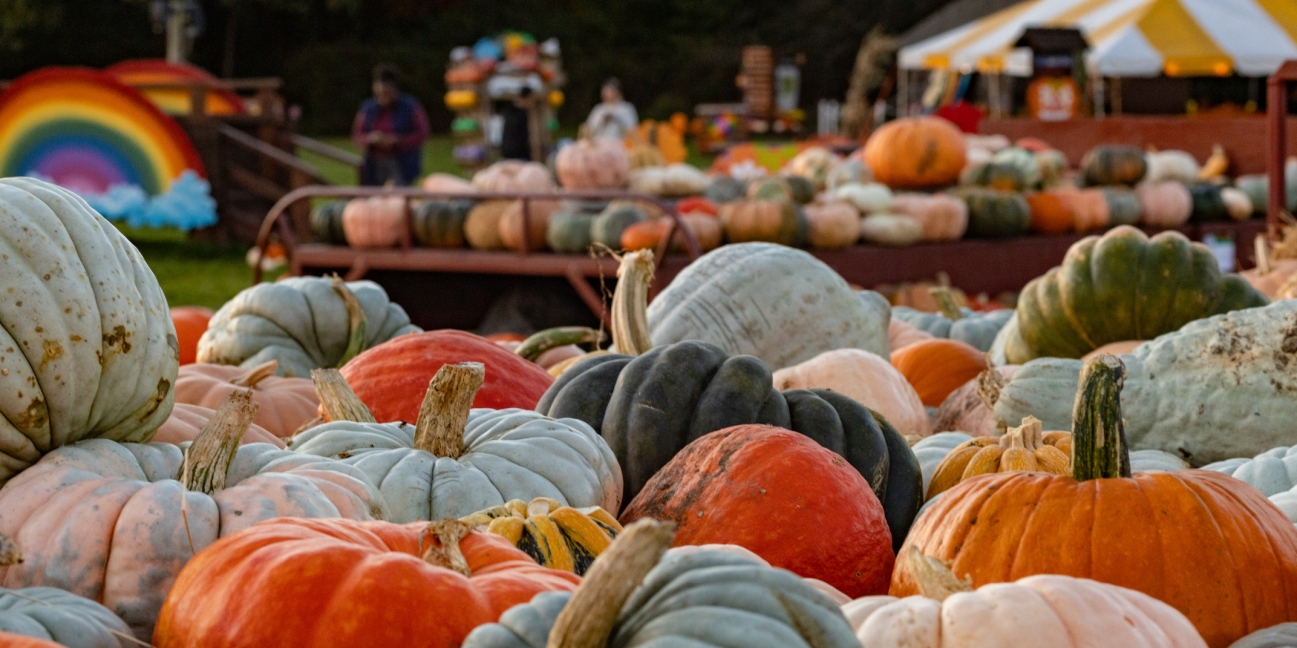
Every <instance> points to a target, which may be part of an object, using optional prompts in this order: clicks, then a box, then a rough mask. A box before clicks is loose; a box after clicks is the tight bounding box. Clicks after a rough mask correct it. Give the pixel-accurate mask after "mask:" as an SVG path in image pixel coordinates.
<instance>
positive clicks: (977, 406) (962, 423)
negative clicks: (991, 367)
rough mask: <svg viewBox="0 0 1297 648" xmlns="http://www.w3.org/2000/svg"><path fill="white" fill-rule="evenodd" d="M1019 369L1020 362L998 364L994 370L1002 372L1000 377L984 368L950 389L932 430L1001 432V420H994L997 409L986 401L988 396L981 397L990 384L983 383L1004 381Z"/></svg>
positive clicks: (934, 417)
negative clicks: (970, 378) (997, 377)
mask: <svg viewBox="0 0 1297 648" xmlns="http://www.w3.org/2000/svg"><path fill="white" fill-rule="evenodd" d="M1017 371H1018V365H1006V366H1003V367H995V372H996V373H998V374H1000V378H999V379H996V378H994V377H992V376H991V375H990V374H987V373H986V372H983V373H981V374H979V375H978V376H977V378H974V379H972V380H969V381H968V382H966V383H964V384H963V385H960V386H959V388H958V389H956V390H955V391H953V392H950V395H949V396H947V397H946V400H944V401H941V405H940V406H938V407H937V411H936V412H934V413H933V415H932V430H933V431H934V432H936V433H937V434H940V433H942V432H954V431H958V432H964V433H967V434H969V435H971V436H980V437H991V436H996V435H998V434H1000V433H1001V431H1002V430H1001V429H1000V425H999V422H998V421H996V420H995V412H994V411H993V410H992V409H991V408H990V407H989V406H988V405H987V404H986V399H984V398H982V394H981V392H982V391H984V390H985V389H987V388H988V387H991V386H990V385H987V386H984V385H983V383H984V382H991V381H993V384H1002V383H1003V382H1004V381H1007V380H1008V379H1010V378H1012V377H1013V375H1014V374H1015V373H1017Z"/></svg>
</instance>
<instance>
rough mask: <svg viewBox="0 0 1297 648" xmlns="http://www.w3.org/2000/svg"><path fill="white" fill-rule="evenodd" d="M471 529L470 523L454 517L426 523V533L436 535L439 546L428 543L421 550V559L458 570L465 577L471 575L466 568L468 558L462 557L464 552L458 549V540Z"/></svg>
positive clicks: (431, 563) (470, 571)
mask: <svg viewBox="0 0 1297 648" xmlns="http://www.w3.org/2000/svg"><path fill="white" fill-rule="evenodd" d="M472 531H473V525H472V524H470V523H468V522H461V521H459V520H456V519H455V518H446V519H444V520H441V521H440V522H432V523H430V524H428V533H431V534H432V535H434V536H436V538H437V542H438V543H439V544H440V545H441V546H436V545H432V544H429V545H428V548H427V549H424V550H423V561H424V562H426V563H428V564H430V565H436V566H438V567H444V568H446V569H449V570H451V571H453V572H458V573H459V574H461V575H463V576H464V577H465V578H467V577H469V576H472V575H473V572H472V570H470V569H469V568H468V560H467V559H465V558H464V552H462V551H460V549H459V541H460V540H463V539H464V536H466V535H468V534H469V533H471V532H472Z"/></svg>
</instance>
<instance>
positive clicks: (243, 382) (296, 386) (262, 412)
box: [175, 363, 320, 437]
mask: <svg viewBox="0 0 1297 648" xmlns="http://www.w3.org/2000/svg"><path fill="white" fill-rule="evenodd" d="M243 389H251V390H252V399H253V400H255V401H256V402H257V414H256V416H255V417H253V419H252V422H253V423H255V424H256V425H259V426H261V427H263V428H265V429H267V430H269V431H270V432H271V433H272V434H274V435H275V436H278V437H290V436H293V433H294V432H296V431H297V429H298V428H300V427H301V426H302V424H303V423H306V422H307V421H310V420H311V419H313V418H315V416H316V410H318V409H319V407H320V399H319V398H318V397H317V396H316V394H315V386H314V385H313V384H312V383H311V380H310V379H309V378H283V377H280V376H276V375H275V374H274V368H273V367H270V366H269V363H267V364H266V365H262V366H259V367H253V368H252V369H244V368H242V367H237V366H232V365H218V364H207V363H199V364H192V365H185V366H183V367H181V368H180V374H179V375H178V376H177V377H176V387H175V392H176V404H181V403H189V404H191V405H201V406H203V407H208V408H211V409H216V408H218V407H220V406H221V403H224V402H225V399H226V398H229V396H230V394H231V393H233V392H235V391H238V390H243Z"/></svg>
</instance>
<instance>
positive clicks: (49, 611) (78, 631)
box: [0, 587, 144, 648]
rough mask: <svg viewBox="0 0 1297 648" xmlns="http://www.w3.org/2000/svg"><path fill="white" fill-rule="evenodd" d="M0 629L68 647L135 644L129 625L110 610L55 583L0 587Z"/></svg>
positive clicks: (103, 647) (89, 647)
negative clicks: (44, 585)
mask: <svg viewBox="0 0 1297 648" xmlns="http://www.w3.org/2000/svg"><path fill="white" fill-rule="evenodd" d="M0 632H8V633H13V634H17V635H20V636H26V637H34V638H36V639H44V640H46V641H53V642H55V643H58V644H61V645H63V646H67V648H106V647H112V648H117V647H118V646H128V645H134V644H133V642H132V643H128V642H129V641H130V639H129V638H131V637H134V635H133V634H132V633H131V628H130V626H128V625H126V624H125V623H123V622H122V620H121V619H119V618H117V615H115V614H113V612H112V610H109V609H108V608H106V607H104V606H102V605H100V604H99V603H97V602H95V601H92V600H90V599H87V598H82V597H80V596H77V595H76V594H73V593H71V592H65V591H63V590H61V589H58V588H55V587H26V588H23V589H5V588H3V587H0ZM140 645H144V644H143V643H141V644H140Z"/></svg>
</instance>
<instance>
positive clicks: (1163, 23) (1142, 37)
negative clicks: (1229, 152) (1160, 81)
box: [899, 0, 1297, 77]
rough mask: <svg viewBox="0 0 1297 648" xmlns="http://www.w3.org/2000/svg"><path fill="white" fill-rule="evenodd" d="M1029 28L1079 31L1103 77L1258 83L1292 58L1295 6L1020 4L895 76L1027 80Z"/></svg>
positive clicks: (907, 59)
mask: <svg viewBox="0 0 1297 648" xmlns="http://www.w3.org/2000/svg"><path fill="white" fill-rule="evenodd" d="M1028 27H1073V28H1076V29H1079V30H1080V31H1081V33H1082V34H1084V36H1085V38H1086V40H1087V41H1088V42H1089V44H1090V50H1089V52H1087V54H1086V62H1087V64H1088V66H1089V69H1090V71H1091V73H1092V74H1099V75H1103V76H1116V77H1123V76H1125V77H1135V76H1144V77H1149V76H1158V75H1160V74H1163V73H1165V74H1167V75H1170V76H1211V75H1218V76H1223V75H1227V74H1230V73H1234V72H1236V73H1238V74H1240V75H1244V76H1266V75H1269V74H1271V73H1272V72H1274V71H1275V70H1276V69H1278V67H1279V65H1280V63H1282V62H1283V61H1284V60H1287V59H1294V58H1297V0H1028V1H1026V2H1022V3H1019V4H1016V5H1014V6H1012V7H1008V8H1007V9H1003V10H1001V11H998V12H995V13H993V14H991V15H989V16H986V17H984V18H981V19H979V20H975V21H973V22H971V23H968V24H966V25H963V26H961V27H958V28H955V29H952V30H950V31H948V32H946V33H944V34H940V35H938V36H934V37H932V38H928V39H926V40H923V41H920V42H918V43H915V44H913V45H910V46H908V47H903V48H901V51H900V56H899V63H900V67H901V68H902V69H908V70H914V69H929V70H951V71H956V72H972V71H974V70H976V71H980V72H990V73H1003V74H1010V75H1014V76H1030V75H1031V63H1032V62H1031V52H1030V50H1028V49H1026V48H1021V47H1015V46H1014V43H1016V42H1017V41H1018V38H1019V37H1020V36H1022V33H1023V31H1024V30H1026V29H1027V28H1028Z"/></svg>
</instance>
